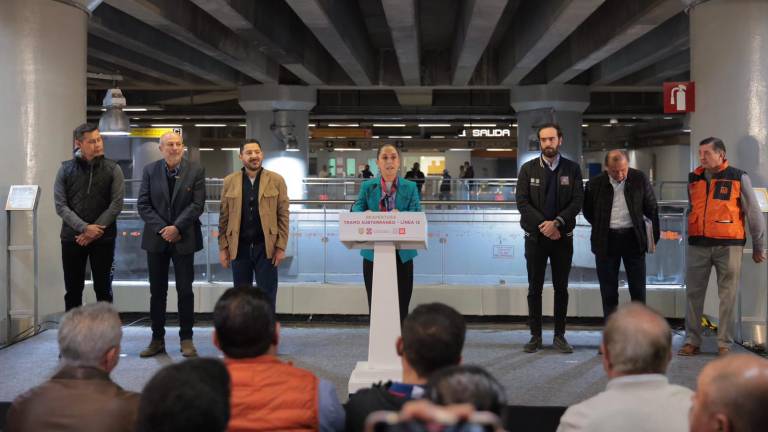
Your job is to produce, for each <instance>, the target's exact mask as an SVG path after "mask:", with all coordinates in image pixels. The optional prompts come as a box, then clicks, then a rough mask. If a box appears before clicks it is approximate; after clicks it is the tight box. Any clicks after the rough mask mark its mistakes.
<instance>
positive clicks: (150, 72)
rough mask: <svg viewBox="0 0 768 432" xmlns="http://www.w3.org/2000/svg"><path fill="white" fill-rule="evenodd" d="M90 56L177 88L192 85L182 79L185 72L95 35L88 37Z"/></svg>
mask: <svg viewBox="0 0 768 432" xmlns="http://www.w3.org/2000/svg"><path fill="white" fill-rule="evenodd" d="M88 55H89V56H91V57H95V58H97V59H100V60H103V61H107V62H110V63H113V64H116V65H118V66H123V67H126V68H128V69H131V70H134V71H137V72H140V73H142V74H144V75H147V76H150V77H152V78H156V79H159V80H162V81H165V82H168V83H171V84H174V85H177V86H184V85H189V84H190V82H189V81H188V80H185V79H183V78H182V77H183V76H184V71H182V70H180V69H177V68H174V67H172V66H168V65H167V64H165V63H162V62H160V61H157V60H155V59H153V58H150V57H147V56H145V55H142V54H139V53H136V52H133V51H131V50H128V49H125V48H123V47H121V46H119V45H116V44H113V43H112V42H109V41H106V40H104V39H101V38H99V37H96V36H94V35H89V36H88Z"/></svg>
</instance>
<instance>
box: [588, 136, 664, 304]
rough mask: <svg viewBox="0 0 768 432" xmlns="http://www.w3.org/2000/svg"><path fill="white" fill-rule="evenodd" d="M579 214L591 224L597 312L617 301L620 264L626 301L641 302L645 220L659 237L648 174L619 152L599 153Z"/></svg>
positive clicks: (654, 238)
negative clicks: (601, 163) (601, 159)
mask: <svg viewBox="0 0 768 432" xmlns="http://www.w3.org/2000/svg"><path fill="white" fill-rule="evenodd" d="M583 213H584V217H585V218H586V219H587V221H588V222H589V223H590V224H591V225H592V235H591V239H590V240H591V244H592V253H594V254H595V265H596V267H597V279H598V281H599V282H600V295H601V297H602V300H603V316H604V317H605V318H606V319H607V318H608V316H609V315H610V314H611V313H612V312H613V311H614V310H616V306H617V305H618V304H619V266H620V265H621V263H622V262H623V263H624V268H625V269H626V272H627V285H628V286H629V295H630V297H631V298H632V301H637V302H641V303H645V253H646V251H647V250H648V248H649V247H650V246H653V245H649V244H648V243H649V240H648V235H647V233H646V227H645V219H646V218H647V219H648V220H650V221H651V222H652V224H653V242H654V245H655V244H656V242H657V241H659V211H658V205H657V204H656V196H655V195H654V193H653V187H652V186H651V182H649V181H648V178H647V177H646V176H645V174H643V173H642V172H641V171H638V170H636V169H633V168H630V167H629V156H628V155H627V153H626V152H625V151H624V150H611V151H609V152H608V153H607V154H606V155H605V171H604V172H603V173H602V174H600V175H598V176H596V177H594V178H592V179H590V180H589V182H588V183H587V186H586V190H585V192H584V208H583Z"/></svg>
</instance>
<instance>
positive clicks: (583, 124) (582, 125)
mask: <svg viewBox="0 0 768 432" xmlns="http://www.w3.org/2000/svg"><path fill="white" fill-rule="evenodd" d="M581 127H589V125H588V124H586V123H582V124H581Z"/></svg>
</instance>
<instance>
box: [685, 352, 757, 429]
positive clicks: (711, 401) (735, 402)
mask: <svg viewBox="0 0 768 432" xmlns="http://www.w3.org/2000/svg"><path fill="white" fill-rule="evenodd" d="M766 407H768V360H766V359H764V358H761V357H758V356H756V355H754V354H731V355H727V356H725V357H722V358H719V359H717V360H715V361H713V362H711V363H709V364H708V365H706V366H705V367H704V369H702V371H701V373H700V374H699V378H698V383H697V388H696V393H694V395H693V405H692V406H691V411H690V413H689V423H690V430H691V432H709V431H713V432H714V431H723V432H757V431H764V430H765V428H766V425H768V410H766Z"/></svg>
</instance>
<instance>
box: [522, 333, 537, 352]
mask: <svg viewBox="0 0 768 432" xmlns="http://www.w3.org/2000/svg"><path fill="white" fill-rule="evenodd" d="M540 349H541V336H531V340H529V341H528V343H527V344H525V346H523V351H525V352H527V353H535V352H536V351H538V350H540Z"/></svg>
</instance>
